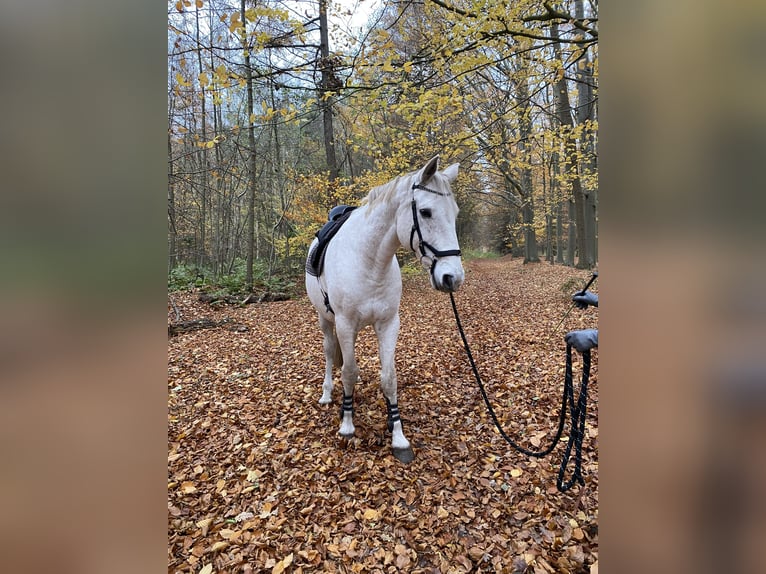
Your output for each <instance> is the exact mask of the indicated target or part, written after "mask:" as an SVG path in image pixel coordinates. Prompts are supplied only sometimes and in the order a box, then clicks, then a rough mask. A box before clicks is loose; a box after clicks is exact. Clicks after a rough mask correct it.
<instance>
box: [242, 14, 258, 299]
mask: <svg viewBox="0 0 766 574" xmlns="http://www.w3.org/2000/svg"><path fill="white" fill-rule="evenodd" d="M240 10H241V18H242V26H243V28H244V29H243V32H242V34H243V38H242V47H243V49H244V51H245V82H246V86H247V110H246V113H247V141H248V146H249V147H250V150H249V156H248V159H249V160H250V161H249V163H250V186H249V188H248V193H247V263H246V266H245V289H246V290H248V291H252V290H253V263H254V255H255V189H256V182H255V171H256V169H255V168H256V157H255V124H254V123H253V117H252V116H253V70H252V68H251V67H250V47H249V45H248V41H247V17H246V16H245V0H241V2H240Z"/></svg>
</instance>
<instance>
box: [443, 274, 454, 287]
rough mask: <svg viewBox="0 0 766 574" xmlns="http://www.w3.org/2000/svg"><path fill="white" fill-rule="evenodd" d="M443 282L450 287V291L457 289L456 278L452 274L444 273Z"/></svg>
mask: <svg viewBox="0 0 766 574" xmlns="http://www.w3.org/2000/svg"><path fill="white" fill-rule="evenodd" d="M442 284H443V285H444V286H445V287H446V288H447V289H449V290H450V291H454V289H455V278H454V277H453V276H452V275H444V276H443V277H442Z"/></svg>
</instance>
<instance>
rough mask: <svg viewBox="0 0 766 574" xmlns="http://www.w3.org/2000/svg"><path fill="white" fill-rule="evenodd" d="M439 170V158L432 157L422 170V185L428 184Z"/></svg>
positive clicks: (436, 156)
mask: <svg viewBox="0 0 766 574" xmlns="http://www.w3.org/2000/svg"><path fill="white" fill-rule="evenodd" d="M438 169H439V156H438V155H435V156H434V157H432V158H431V159H430V160H429V161H428V163H427V164H426V165H425V167H424V168H423V169H421V170H420V182H419V183H420V185H425V184H426V183H428V180H430V179H431V178H432V177H433V176H434V174H435V173H436V171H437V170H438Z"/></svg>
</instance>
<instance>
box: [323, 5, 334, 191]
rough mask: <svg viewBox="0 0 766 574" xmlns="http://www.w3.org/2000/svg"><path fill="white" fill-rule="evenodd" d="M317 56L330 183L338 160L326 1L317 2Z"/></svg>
mask: <svg viewBox="0 0 766 574" xmlns="http://www.w3.org/2000/svg"><path fill="white" fill-rule="evenodd" d="M319 55H320V57H321V59H320V66H321V70H322V85H321V86H320V90H319V95H320V97H319V102H320V106H321V108H322V124H323V128H324V149H325V157H326V158H327V169H328V170H329V172H330V181H335V180H336V179H337V178H338V159H337V156H336V154H335V134H334V129H333V118H332V108H333V103H334V100H335V98H334V97H333V89H334V87H335V86H334V82H335V73H334V69H333V65H332V61H331V60H330V39H329V31H328V24H327V0H319Z"/></svg>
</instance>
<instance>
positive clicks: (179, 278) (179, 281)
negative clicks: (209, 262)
mask: <svg viewBox="0 0 766 574" xmlns="http://www.w3.org/2000/svg"><path fill="white" fill-rule="evenodd" d="M204 283H205V273H204V271H203V270H200V269H199V268H198V267H197V266H196V265H185V264H181V265H178V266H177V267H176V268H174V269H173V270H171V271H170V273H169V274H168V291H184V290H186V289H193V288H195V287H202V286H203V285H204Z"/></svg>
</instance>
